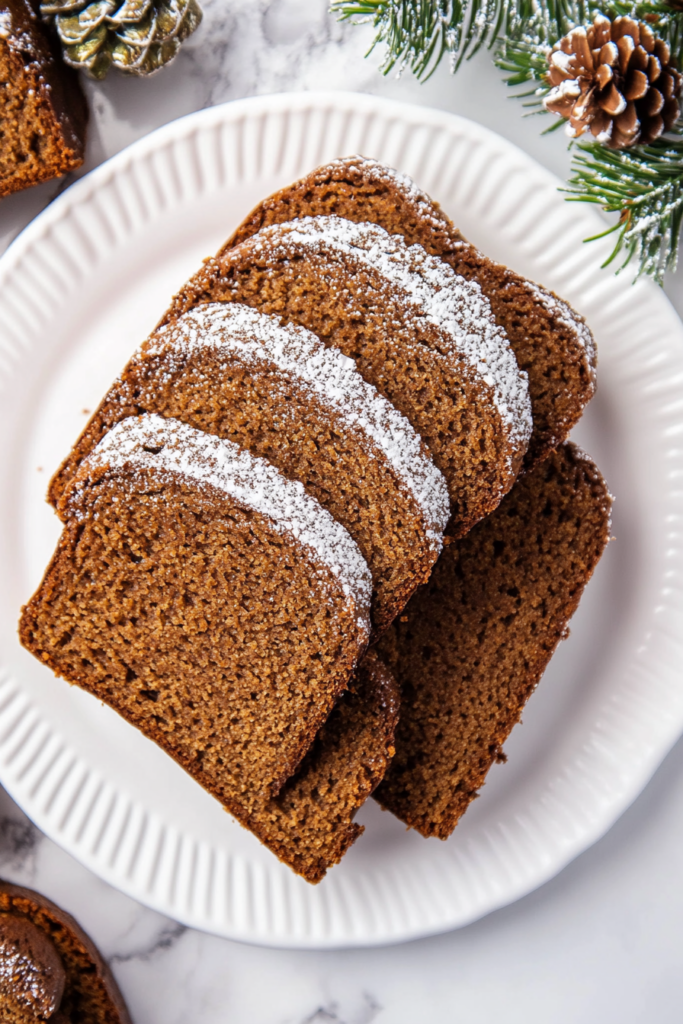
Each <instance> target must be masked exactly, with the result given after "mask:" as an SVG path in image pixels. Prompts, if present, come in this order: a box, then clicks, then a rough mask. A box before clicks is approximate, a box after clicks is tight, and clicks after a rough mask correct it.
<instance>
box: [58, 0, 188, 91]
mask: <svg viewBox="0 0 683 1024" xmlns="http://www.w3.org/2000/svg"><path fill="white" fill-rule="evenodd" d="M40 13H41V16H42V18H43V20H44V21H46V22H47V23H48V24H50V25H52V26H53V27H54V29H55V31H56V33H57V36H58V37H59V41H60V43H61V46H62V55H63V57H64V60H65V61H66V63H67V64H70V65H71V66H72V67H74V68H80V69H81V70H83V71H85V72H86V74H88V75H89V76H90V77H91V78H104V76H105V75H106V74H107V72H108V71H109V69H110V68H111V67H112V66H114V67H116V68H119V70H121V71H125V72H127V73H128V74H132V75H151V74H153V72H155V71H158V70H159V68H161V67H163V66H164V65H165V64H168V63H169V62H170V61H172V60H173V58H174V57H175V56H176V54H177V53H178V50H179V49H180V45H181V43H182V42H183V40H184V39H187V37H188V36H189V35H190V34H191V33H192V32H194V30H195V29H196V28H197V26H198V25H199V23H200V22H201V20H202V11H201V8H200V6H199V4H198V3H197V0H44V2H42V3H41V5H40Z"/></svg>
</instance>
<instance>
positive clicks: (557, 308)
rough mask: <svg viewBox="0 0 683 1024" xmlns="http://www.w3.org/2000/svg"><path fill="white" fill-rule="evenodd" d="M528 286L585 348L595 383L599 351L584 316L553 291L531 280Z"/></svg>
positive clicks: (589, 370)
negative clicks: (578, 314)
mask: <svg viewBox="0 0 683 1024" xmlns="http://www.w3.org/2000/svg"><path fill="white" fill-rule="evenodd" d="M526 284H527V287H528V288H530V289H531V291H532V292H533V294H534V295H535V296H536V298H537V299H538V301H539V302H540V303H541V305H542V306H543V307H544V308H545V309H547V310H548V312H549V313H550V314H552V316H553V317H554V318H555V320H558V321H559V322H560V323H561V324H562V326H563V327H564V328H565V330H567V331H569V332H570V334H573V335H574V337H575V338H576V340H577V341H578V343H579V345H581V347H582V348H583V349H584V351H585V353H586V366H587V368H588V372H589V373H590V375H591V380H592V381H593V383H595V377H596V372H595V371H596V364H597V359H598V353H597V349H596V345H595V338H594V337H593V334H592V331H591V329H590V327H589V326H588V324H587V323H586V321H585V320H584V319H583V317H579V316H577V315H576V314H575V313H574V310H573V309H571V307H570V306H568V305H567V303H566V302H563V301H562V299H558V298H557V296H556V295H553V294H552V292H549V291H546V289H545V288H542V287H541V286H540V285H538V284H534V283H533V282H531V281H527V282H526Z"/></svg>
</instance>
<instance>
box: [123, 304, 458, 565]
mask: <svg viewBox="0 0 683 1024" xmlns="http://www.w3.org/2000/svg"><path fill="white" fill-rule="evenodd" d="M208 345H212V346H215V347H217V348H222V349H224V350H225V351H232V352H238V353H239V356H240V358H241V359H244V360H248V359H251V360H257V359H260V360H262V359H264V358H268V359H270V360H271V361H272V362H273V363H274V364H275V365H276V366H277V367H278V369H280V370H282V371H283V372H286V373H288V374H291V375H292V376H294V377H295V378H297V379H299V380H300V381H302V383H304V384H305V385H307V386H308V387H309V388H310V389H311V390H312V391H313V392H314V393H315V394H316V395H317V396H319V397H320V398H321V399H322V401H323V402H324V403H325V404H326V405H328V406H330V407H331V408H332V409H334V411H335V412H336V413H337V414H338V415H339V416H340V417H341V418H342V419H343V420H345V421H346V423H348V424H349V425H350V426H354V427H356V428H360V430H362V431H363V433H364V434H366V435H367V436H368V438H369V439H370V440H371V441H372V442H374V445H375V446H376V447H377V448H379V450H380V451H381V452H382V453H383V454H384V456H385V457H386V458H387V460H388V461H389V463H390V464H391V466H392V467H393V468H394V470H395V472H396V473H397V474H398V476H399V477H400V478H401V480H402V481H403V482H404V483H405V485H406V486H407V488H408V489H409V491H410V492H411V494H412V495H413V497H414V498H415V500H416V502H417V503H418V505H419V506H420V508H421V510H422V513H423V515H424V517H425V519H426V520H427V523H428V528H429V533H428V536H429V540H430V543H431V545H432V547H433V549H434V550H436V551H439V550H440V549H441V544H442V535H443V531H444V529H445V528H446V523H447V522H448V517H449V514H450V512H449V498H448V487H447V485H446V481H445V479H444V477H443V475H442V473H441V472H440V471H439V470H438V469H437V468H436V466H435V465H434V463H433V462H432V461H431V459H430V458H429V456H428V455H427V453H426V450H425V449H424V446H423V444H422V441H421V439H420V437H419V435H418V434H417V432H416V431H415V430H414V429H413V427H412V425H411V424H410V423H409V422H408V420H407V419H406V418H405V416H403V415H402V414H401V413H400V412H399V411H398V410H397V409H396V408H395V407H394V406H393V405H392V404H391V402H389V401H387V399H385V398H384V397H383V396H381V395H380V394H379V393H378V392H377V391H376V390H375V388H374V387H373V386H372V385H371V384H367V383H366V382H365V381H364V380H363V378H362V377H361V375H360V373H359V372H358V370H357V369H356V364H355V362H354V361H353V359H350V358H349V357H348V356H345V355H344V354H343V353H342V352H340V351H339V350H338V349H335V348H326V347H325V346H324V345H323V343H322V342H321V341H320V340H319V338H317V337H316V336H315V335H314V334H313V333H311V331H308V330H306V329H305V328H303V327H298V326H295V325H293V324H282V323H281V322H280V320H279V318H278V317H275V316H268V315H267V314H265V313H260V312H258V311H257V310H255V309H252V308H251V307H250V306H244V305H242V304H240V303H223V302H214V303H207V304H205V305H200V306H196V307H194V308H193V309H191V310H190V311H189V312H187V313H185V314H183V316H181V317H180V318H179V319H178V320H177V321H174V322H173V323H172V324H170V325H166V326H165V327H162V328H160V329H159V330H158V331H156V332H155V334H153V335H152V336H151V337H150V338H149V340H148V341H147V342H145V344H144V345H143V347H142V350H141V353H140V354H141V355H156V354H161V353H162V352H163V353H164V354H165V355H166V356H168V354H169V347H170V348H171V350H173V349H175V350H176V351H178V352H179V353H181V354H182V353H184V352H187V351H191V350H192V349H198V348H199V349H201V348H203V347H205V346H208Z"/></svg>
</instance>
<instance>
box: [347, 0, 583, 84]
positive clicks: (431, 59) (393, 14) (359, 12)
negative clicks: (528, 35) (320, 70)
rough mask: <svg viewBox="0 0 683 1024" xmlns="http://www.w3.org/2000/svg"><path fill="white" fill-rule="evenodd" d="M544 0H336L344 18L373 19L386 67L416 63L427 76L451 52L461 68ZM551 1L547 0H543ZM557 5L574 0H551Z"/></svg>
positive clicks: (452, 60) (455, 66)
mask: <svg viewBox="0 0 683 1024" xmlns="http://www.w3.org/2000/svg"><path fill="white" fill-rule="evenodd" d="M537 2H538V0H333V3H332V6H331V10H332V11H333V12H336V13H337V14H339V16H340V19H341V20H346V19H351V20H353V21H357V22H366V23H367V22H370V23H372V24H373V25H374V26H375V28H376V30H377V32H376V35H375V40H374V43H373V48H374V47H375V46H378V45H381V44H385V45H386V47H387V53H386V56H385V58H384V60H383V61H382V64H381V70H382V71H383V72H384V73H385V74H387V73H388V72H389V71H391V70H392V68H394V67H396V66H398V69H399V71H402V70H403V69H404V68H406V67H407V68H410V70H411V71H412V72H413V74H414V75H415V76H416V77H417V78H418V79H421V80H423V81H425V80H426V79H427V78H429V76H430V75H432V74H433V73H434V71H435V70H436V68H437V66H438V64H439V63H440V61H441V60H442V58H443V57H444V56H445V55H446V54H448V56H449V60H450V66H451V71H453V72H455V71H457V69H458V68H459V67H460V64H461V63H462V61H463V60H464V59H465V58H469V57H473V56H474V54H475V53H476V52H477V51H478V50H479V49H480V48H481V47H482V46H487V47H489V48H490V47H491V46H493V45H494V43H495V42H496V40H497V39H498V38H500V37H501V36H503V35H505V34H506V33H507V32H508V31H509V30H510V28H511V26H512V24H513V23H517V22H520V23H522V22H524V23H525V22H528V21H529V20H530V19H531V18H532V17H533V14H534V10H535V7H536V4H537ZM543 2H545V0H543ZM550 2H551V3H552V4H554V5H556V4H563V5H564V4H565V3H568V2H571V0H550Z"/></svg>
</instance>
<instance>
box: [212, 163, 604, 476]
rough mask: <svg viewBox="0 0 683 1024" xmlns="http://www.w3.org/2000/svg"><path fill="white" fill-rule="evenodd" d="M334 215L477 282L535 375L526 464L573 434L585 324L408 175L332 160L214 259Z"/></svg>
mask: <svg viewBox="0 0 683 1024" xmlns="http://www.w3.org/2000/svg"><path fill="white" fill-rule="evenodd" d="M330 215H336V216H339V217H346V218H347V219H348V220H352V221H372V222H373V223H375V224H380V225H381V226H382V227H383V228H385V229H386V230H387V231H388V232H390V233H391V234H399V235H403V237H404V238H405V239H406V241H407V242H408V244H409V245H412V244H415V243H418V244H419V245H422V246H424V248H425V249H426V250H427V252H429V253H432V254H433V255H435V256H440V257H441V258H442V259H444V260H446V262H447V263H448V264H449V265H450V266H451V267H452V268H453V270H454V271H455V272H456V273H457V274H461V275H462V276H463V277H465V278H467V279H468V280H471V281H476V282H477V284H479V285H480V287H481V290H482V291H483V293H484V295H486V297H487V299H488V300H489V302H490V303H491V309H492V311H493V315H494V316H495V318H496V321H497V322H498V324H499V325H500V326H501V327H502V328H504V330H505V332H506V334H507V336H508V338H509V340H510V345H511V346H512V348H513V350H514V352H515V355H516V357H517V362H518V363H519V366H520V368H521V369H522V370H525V371H526V373H527V374H528V375H529V394H530V397H531V405H532V410H533V421H534V429H533V434H532V436H531V440H530V442H529V447H528V450H527V453H526V456H525V460H524V466H525V468H526V469H530V468H531V467H532V466H534V465H536V463H537V462H539V461H540V460H542V459H544V458H545V457H546V456H547V455H548V454H549V453H550V452H551V451H552V450H553V449H554V448H556V447H557V445H558V444H560V443H561V442H562V441H564V440H565V439H566V438H567V437H568V436H569V432H570V430H571V428H572V427H573V426H574V424H575V423H576V422H577V420H578V419H579V418H580V416H581V414H582V412H583V410H584V407H585V406H586V403H587V402H588V401H589V400H590V398H591V397H592V395H593V393H594V391H595V368H596V350H595V343H594V341H593V336H592V334H591V332H590V329H589V327H588V325H587V324H586V322H585V320H584V319H583V317H581V316H579V314H578V313H576V312H575V311H574V310H573V309H572V308H571V306H570V305H569V304H568V303H566V302H564V301H563V300H562V299H560V298H558V296H557V295H554V294H553V293H552V292H550V291H548V290H547V289H545V288H542V287H541V286H540V285H537V284H534V283H533V282H532V281H528V280H526V279H525V278H523V277H521V276H520V275H519V274H515V273H514V271H512V270H510V269H509V268H508V267H504V266H502V264H500V263H495V262H494V261H493V260H490V259H488V258H487V257H486V256H484V255H483V254H482V253H480V252H479V251H478V250H477V249H476V248H475V247H474V246H473V245H470V244H469V243H468V242H467V241H465V239H464V238H463V237H462V235H461V234H460V232H459V231H458V230H457V229H456V228H455V227H454V226H453V224H452V222H451V221H450V220H449V218H448V217H447V216H446V215H445V214H444V212H443V211H442V210H441V209H440V207H439V205H438V204H437V203H435V202H433V200H431V199H430V198H429V196H428V195H426V194H425V193H424V192H422V191H421V190H420V189H419V188H418V187H417V186H416V185H415V183H414V182H413V181H412V180H411V179H410V178H409V177H408V176H407V175H405V174H400V173H398V172H397V171H394V170H392V169H391V168H389V167H385V166H384V165H382V164H380V163H378V162H377V161H376V160H370V159H367V158H365V157H360V156H352V157H345V158H343V159H341V160H333V161H332V162H331V163H329V164H325V165H324V166H322V167H319V168H318V169H317V170H315V171H313V172H312V173H311V174H309V175H307V176H306V177H304V178H301V179H300V180H299V181H296V182H294V184H293V185H290V186H288V187H287V188H284V189H282V190H281V191H280V192H276V193H275V194H274V195H272V196H270V197H269V198H268V199H265V200H264V201H263V202H262V203H259V205H258V206H257V207H256V209H255V210H253V211H252V213H250V214H249V216H248V217H247V218H246V219H245V221H244V222H243V223H242V224H241V225H240V226H239V227H238V228H237V230H236V231H235V233H234V234H233V236H232V237H231V238H230V240H229V241H228V242H227V243H226V245H225V246H224V247H223V249H221V250H220V252H219V253H218V257H217V258H218V259H221V258H222V257H223V256H224V255H225V253H226V252H227V251H228V250H229V249H231V248H233V247H234V246H236V245H240V244H241V243H242V242H244V241H245V239H247V238H250V237H251V236H252V235H254V234H256V232H258V231H261V230H262V229H263V228H264V227H267V226H268V225H271V224H279V223H282V222H284V221H291V220H295V219H296V218H299V217H316V216H330Z"/></svg>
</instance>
